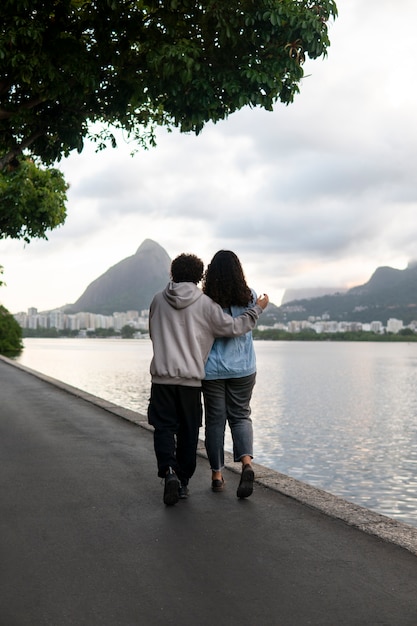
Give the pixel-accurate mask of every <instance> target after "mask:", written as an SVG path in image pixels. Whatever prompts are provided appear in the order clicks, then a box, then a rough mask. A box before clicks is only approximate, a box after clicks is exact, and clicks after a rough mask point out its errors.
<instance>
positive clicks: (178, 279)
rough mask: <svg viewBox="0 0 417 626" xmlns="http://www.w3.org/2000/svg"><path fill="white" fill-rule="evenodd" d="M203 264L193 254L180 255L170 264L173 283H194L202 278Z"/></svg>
mask: <svg viewBox="0 0 417 626" xmlns="http://www.w3.org/2000/svg"><path fill="white" fill-rule="evenodd" d="M203 272H204V263H203V261H202V260H201V259H199V258H198V256H196V255H195V254H180V255H179V256H177V257H176V258H175V259H174V260H173V261H172V263H171V277H172V280H173V281H174V283H195V284H196V285H197V284H198V283H199V282H200V280H201V279H202V278H203Z"/></svg>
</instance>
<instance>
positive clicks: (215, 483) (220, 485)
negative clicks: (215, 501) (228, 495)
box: [211, 478, 224, 493]
mask: <svg viewBox="0 0 417 626" xmlns="http://www.w3.org/2000/svg"><path fill="white" fill-rule="evenodd" d="M211 490H212V491H214V492H215V493H219V492H220V491H223V490H224V478H222V479H221V480H220V479H218V478H216V479H215V480H212V481H211Z"/></svg>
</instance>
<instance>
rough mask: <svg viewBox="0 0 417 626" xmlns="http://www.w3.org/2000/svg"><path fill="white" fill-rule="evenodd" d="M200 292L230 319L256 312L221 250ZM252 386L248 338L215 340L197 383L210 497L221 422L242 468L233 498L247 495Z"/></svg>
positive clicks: (220, 451)
mask: <svg viewBox="0 0 417 626" xmlns="http://www.w3.org/2000/svg"><path fill="white" fill-rule="evenodd" d="M203 291H204V293H205V294H206V295H208V296H209V297H210V298H212V299H213V300H214V301H215V302H217V303H218V304H220V306H221V307H222V308H223V310H224V312H226V313H229V314H230V315H232V316H233V317H237V316H239V315H241V314H242V313H243V312H244V311H246V310H248V309H249V308H252V307H253V306H255V302H256V299H257V298H256V294H255V292H254V291H253V290H251V289H250V288H249V287H248V285H247V284H246V279H245V276H244V273H243V269H242V266H241V263H240V261H239V259H238V257H237V256H236V254H235V253H234V252H231V251H229V250H220V251H219V252H217V253H216V254H215V255H214V257H213V259H212V261H211V262H210V264H209V266H208V268H207V271H206V273H205V276H204V284H203ZM255 380H256V356H255V350H254V347H253V339H252V332H251V331H249V332H247V333H246V334H244V335H241V336H240V337H233V338H225V337H224V338H223V337H222V338H219V339H216V340H215V342H214V344H213V347H212V349H211V351H210V354H209V357H208V359H207V362H206V366H205V378H204V379H203V381H202V387H203V396H204V409H205V446H206V451H207V456H208V459H209V462H210V467H211V472H212V483H211V487H212V490H213V491H214V492H220V491H223V489H224V485H225V483H224V478H223V475H222V470H223V467H224V436H225V429H226V422H227V423H228V424H229V426H230V430H231V434H232V440H233V457H234V461H235V462H240V463H241V464H242V473H241V477H240V483H239V486H238V489H237V497H238V498H247V497H248V496H250V495H251V494H252V491H253V482H254V477H255V476H254V471H253V468H252V465H251V462H252V459H253V428H252V420H251V416H250V415H251V408H250V400H251V397H252V391H253V388H254V385H255Z"/></svg>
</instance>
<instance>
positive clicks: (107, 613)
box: [0, 361, 417, 626]
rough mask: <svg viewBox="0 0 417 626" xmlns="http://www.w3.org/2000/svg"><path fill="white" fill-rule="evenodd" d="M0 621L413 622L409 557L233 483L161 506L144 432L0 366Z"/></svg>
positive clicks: (282, 499)
mask: <svg viewBox="0 0 417 626" xmlns="http://www.w3.org/2000/svg"><path fill="white" fill-rule="evenodd" d="M0 463H1V465H0V468H1V471H0V507H1V508H0V626H49V625H50V626H69V625H74V626H157V625H158V626H159V625H160V626H167V625H173V626H181V625H185V626H238V625H239V626H240V625H243V624H245V625H246V624H247V625H251V626H304V625H308V624H312V625H314V626H343V625H361V626H378V625H387V626H402V625H410V626H416V624H417V557H416V556H415V555H413V554H411V553H410V552H408V551H407V550H405V549H403V548H401V547H398V546H396V545H392V544H390V543H388V542H386V541H383V540H381V539H379V538H377V537H374V536H371V535H368V534H365V533H363V532H361V531H360V530H358V529H355V528H352V527H351V526H348V525H347V524H345V523H344V522H342V521H340V520H337V519H333V518H331V517H329V516H327V515H325V514H323V513H321V512H319V511H317V510H314V509H312V508H310V507H308V506H305V505H303V504H301V503H299V502H296V501H294V500H293V499H291V498H289V497H286V496H284V495H282V494H280V493H277V492H276V491H273V490H271V489H268V488H265V487H263V486H261V485H256V486H255V491H254V494H253V495H252V497H251V498H248V499H247V500H243V501H240V500H238V499H237V498H236V495H235V494H236V487H237V483H238V475H237V474H235V473H233V472H231V471H226V475H225V477H226V490H225V491H224V492H223V493H220V494H214V493H212V492H211V490H210V471H209V466H208V463H207V460H206V459H203V458H199V459H198V466H197V471H196V474H195V477H194V478H193V479H192V481H191V483H190V491H191V495H190V497H189V499H188V500H187V501H180V502H179V503H178V504H177V505H176V506H174V507H166V506H165V505H164V504H163V502H162V491H163V487H162V485H161V482H160V479H159V478H158V477H157V475H156V463H155V458H154V453H153V441H152V433H151V432H150V431H148V430H145V429H143V428H141V427H140V426H138V425H136V424H134V423H131V422H129V421H126V420H123V419H120V418H119V417H117V416H115V415H114V414H112V413H109V412H108V411H106V410H105V409H103V408H101V407H99V406H96V405H94V404H92V403H91V402H86V401H85V400H84V399H83V398H82V397H77V396H76V395H73V394H72V393H68V392H67V391H65V390H63V389H61V388H59V387H56V386H54V385H52V384H49V383H48V382H46V381H44V380H41V379H39V378H37V377H35V376H33V375H31V374H30V373H28V372H26V371H24V370H22V369H17V368H15V367H13V366H12V365H10V364H8V363H7V362H4V361H0Z"/></svg>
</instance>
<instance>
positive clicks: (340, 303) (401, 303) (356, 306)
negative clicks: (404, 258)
mask: <svg viewBox="0 0 417 626" xmlns="http://www.w3.org/2000/svg"><path fill="white" fill-rule="evenodd" d="M276 314H277V317H278V321H281V322H283V321H286V320H290V319H293V320H300V319H307V318H308V317H322V316H323V315H324V314H326V315H328V316H329V317H330V319H332V320H337V321H359V322H372V321H375V320H378V321H381V322H382V323H383V324H386V322H387V320H388V319H389V318H390V317H395V318H397V319H402V320H403V321H404V323H405V324H409V323H410V322H411V321H413V320H416V319H417V263H416V262H412V263H410V264H409V265H408V267H407V268H406V269H404V270H397V269H394V268H392V267H379V268H377V269H376V271H375V272H374V273H373V275H372V276H371V278H370V279H369V281H368V282H367V283H365V284H364V285H360V286H358V287H353V288H352V289H349V290H348V291H347V292H346V293H343V294H342V293H337V294H333V295H326V296H321V297H319V298H309V299H306V298H304V299H300V300H293V301H292V302H286V303H285V304H283V305H281V306H280V307H278V310H277V311H276Z"/></svg>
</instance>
